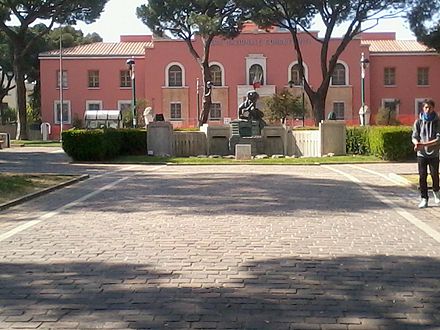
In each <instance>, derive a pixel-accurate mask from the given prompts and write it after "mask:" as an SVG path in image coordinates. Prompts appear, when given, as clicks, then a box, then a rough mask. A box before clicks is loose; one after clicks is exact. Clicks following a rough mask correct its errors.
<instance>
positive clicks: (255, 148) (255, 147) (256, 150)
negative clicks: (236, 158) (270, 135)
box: [229, 135, 264, 156]
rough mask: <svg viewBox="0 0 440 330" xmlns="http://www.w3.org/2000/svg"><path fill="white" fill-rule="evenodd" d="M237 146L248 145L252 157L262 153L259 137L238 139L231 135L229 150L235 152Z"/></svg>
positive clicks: (261, 140) (261, 143)
mask: <svg viewBox="0 0 440 330" xmlns="http://www.w3.org/2000/svg"><path fill="white" fill-rule="evenodd" d="M237 144H249V145H250V146H251V154H252V156H255V155H258V154H262V153H264V144H263V138H262V137H261V136H249V137H239V136H236V135H233V136H232V137H231V139H230V140H229V145H230V149H231V150H235V146H236V145H237Z"/></svg>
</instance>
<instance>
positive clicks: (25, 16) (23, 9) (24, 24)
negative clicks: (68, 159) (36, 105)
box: [0, 0, 108, 139]
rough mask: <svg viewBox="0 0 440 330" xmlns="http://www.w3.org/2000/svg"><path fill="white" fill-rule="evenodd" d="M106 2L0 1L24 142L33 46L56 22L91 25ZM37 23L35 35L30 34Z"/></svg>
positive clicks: (1, 28) (1, 24)
mask: <svg viewBox="0 0 440 330" xmlns="http://www.w3.org/2000/svg"><path fill="white" fill-rule="evenodd" d="M107 1H108V0H0V31H1V32H3V33H4V35H5V37H6V38H7V39H8V42H9V43H10V45H11V48H12V58H13V72H14V76H15V80H16V85H17V105H18V124H19V125H18V127H17V138H18V139H26V138H27V133H26V89H25V78H26V77H25V67H26V62H27V61H28V60H29V56H31V54H32V53H33V52H32V47H35V44H36V43H37V42H38V40H39V38H40V37H42V36H43V35H45V34H47V33H49V31H50V30H51V29H52V27H53V25H54V24H55V23H59V24H75V23H76V22H77V21H84V22H86V23H91V22H93V21H94V20H96V19H97V18H98V17H99V16H100V14H101V12H102V10H103V9H104V6H105V4H106V3H107ZM37 22H41V23H40V24H39V28H40V29H41V30H39V32H38V33H30V30H31V27H32V25H34V24H35V23H37Z"/></svg>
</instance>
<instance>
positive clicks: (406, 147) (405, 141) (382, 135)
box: [369, 126, 415, 160]
mask: <svg viewBox="0 0 440 330" xmlns="http://www.w3.org/2000/svg"><path fill="white" fill-rule="evenodd" d="M411 132H412V130H411V127H408V126H398V127H383V126H375V127H371V128H370V129H369V145H370V151H371V154H373V155H375V156H377V157H381V158H382V159H384V160H407V159H411V158H414V157H415V153H414V151H413V146H412V143H411Z"/></svg>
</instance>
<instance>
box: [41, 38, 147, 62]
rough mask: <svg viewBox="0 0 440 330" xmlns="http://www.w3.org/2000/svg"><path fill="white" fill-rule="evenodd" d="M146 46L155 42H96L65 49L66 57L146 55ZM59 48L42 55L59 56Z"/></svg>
mask: <svg viewBox="0 0 440 330" xmlns="http://www.w3.org/2000/svg"><path fill="white" fill-rule="evenodd" d="M145 48H153V42H151V41H149V42H146V41H142V42H96V43H93V44H87V45H80V46H75V47H70V48H64V49H63V56H64V57H69V56H70V57H76V56H81V57H88V56H100V57H118V56H144V55H145ZM58 56H60V51H59V49H57V50H52V51H49V52H45V53H41V54H40V58H41V57H58Z"/></svg>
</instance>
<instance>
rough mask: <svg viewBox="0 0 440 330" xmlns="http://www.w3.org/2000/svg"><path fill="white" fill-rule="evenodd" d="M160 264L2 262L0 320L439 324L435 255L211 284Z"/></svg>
mask: <svg viewBox="0 0 440 330" xmlns="http://www.w3.org/2000/svg"><path fill="white" fill-rule="evenodd" d="M219 265H220V266H221V263H220V262H219ZM157 268H158V267H157V266H156V267H154V266H153V265H145V264H111V263H57V264H42V263H5V262H3V263H1V264H0V269H1V271H0V307H1V309H0V310H1V312H0V320H1V322H0V324H3V326H4V325H8V324H12V322H17V320H19V321H22V322H47V323H45V324H46V325H47V324H54V323H53V322H81V324H82V325H83V326H85V325H88V326H92V327H93V325H96V326H97V325H98V324H101V325H102V324H103V323H106V322H122V323H120V324H119V325H120V326H125V327H128V326H130V327H133V328H142V329H144V328H156V329H157V328H169V329H177V328H189V327H194V328H197V327H198V328H202V329H208V328H211V327H213V326H217V327H218V328H222V329H223V328H231V329H233V328H235V329H289V327H290V329H303V328H304V329H306V328H307V329H309V328H312V329H313V328H319V326H320V325H328V326H334V327H336V326H337V325H338V326H339V327H338V328H346V329H347V327H348V326H353V327H354V328H355V326H359V327H361V326H363V327H362V328H363V329H375V328H378V327H379V325H380V326H382V327H384V328H385V329H396V330H397V329H399V330H401V329H414V330H418V329H435V328H437V329H438V326H440V272H439V269H440V261H439V260H438V259H434V258H424V257H423V258H422V257H421V258H418V257H413V258H409V257H399V256H397V257H388V256H372V257H359V256H353V257H341V258H335V259H314V258H310V259H304V258H287V259H270V260H265V261H264V260H262V261H256V262H251V263H247V264H242V265H241V266H239V268H238V269H230V270H229V272H230V275H229V281H227V282H226V283H223V284H216V282H215V280H214V279H213V280H212V281H210V282H209V283H206V287H197V285H195V284H194V283H193V284H192V285H191V283H190V279H191V276H188V275H182V274H179V272H178V271H174V272H167V273H161V272H158V271H157V270H155V269H157ZM210 274H211V275H212V276H213V277H214V278H215V273H213V272H210ZM234 274H240V276H235V277H234ZM196 282H197V280H196ZM179 286H180V287H179ZM192 286H193V287H192ZM10 322H11V323H10ZM81 324H80V328H81Z"/></svg>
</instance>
